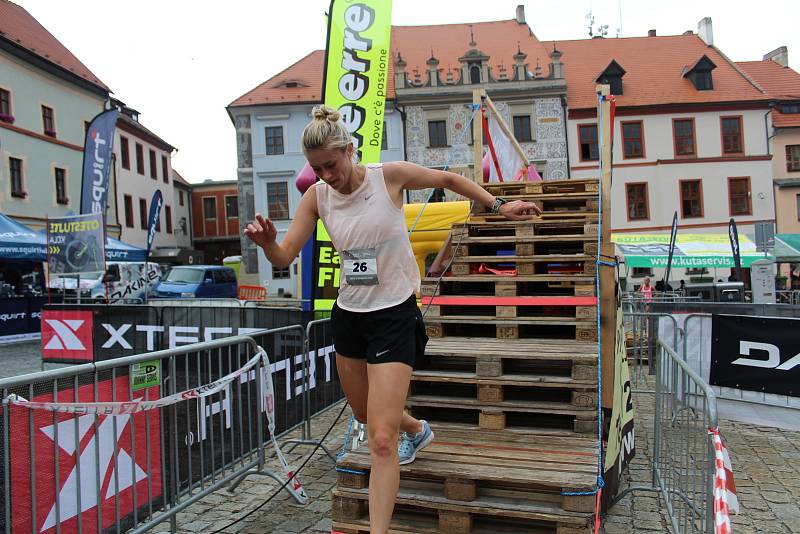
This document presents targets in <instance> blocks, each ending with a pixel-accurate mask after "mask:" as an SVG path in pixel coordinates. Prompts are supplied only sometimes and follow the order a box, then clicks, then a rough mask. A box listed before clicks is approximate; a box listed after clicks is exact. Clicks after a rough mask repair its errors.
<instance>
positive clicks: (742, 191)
mask: <svg viewBox="0 0 800 534" xmlns="http://www.w3.org/2000/svg"><path fill="white" fill-rule="evenodd" d="M750 198H751V197H750V178H749V177H744V178H728V205H729V207H730V212H731V216H734V215H752V212H753V207H752V203H751V200H750Z"/></svg>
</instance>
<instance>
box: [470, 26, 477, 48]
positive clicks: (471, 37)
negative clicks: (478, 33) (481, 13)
mask: <svg viewBox="0 0 800 534" xmlns="http://www.w3.org/2000/svg"><path fill="white" fill-rule="evenodd" d="M469 45H470V46H477V43H476V42H475V35H474V34H473V33H472V24H470V25H469Z"/></svg>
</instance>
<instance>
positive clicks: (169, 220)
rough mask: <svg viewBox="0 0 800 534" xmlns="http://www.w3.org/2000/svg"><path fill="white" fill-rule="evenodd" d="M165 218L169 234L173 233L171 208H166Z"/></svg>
mask: <svg viewBox="0 0 800 534" xmlns="http://www.w3.org/2000/svg"><path fill="white" fill-rule="evenodd" d="M164 218H165V219H166V223H167V233H168V234H171V233H172V208H171V207H169V206H164Z"/></svg>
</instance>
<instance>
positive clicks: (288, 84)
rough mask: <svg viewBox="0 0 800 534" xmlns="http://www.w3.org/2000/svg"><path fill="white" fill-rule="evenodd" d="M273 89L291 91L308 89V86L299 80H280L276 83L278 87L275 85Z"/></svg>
mask: <svg viewBox="0 0 800 534" xmlns="http://www.w3.org/2000/svg"><path fill="white" fill-rule="evenodd" d="M275 87H276V88H287V89H292V88H297V87H308V84H307V83H305V82H303V81H301V80H282V81H280V82H278V85H276V86H275Z"/></svg>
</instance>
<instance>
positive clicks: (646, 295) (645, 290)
mask: <svg viewBox="0 0 800 534" xmlns="http://www.w3.org/2000/svg"><path fill="white" fill-rule="evenodd" d="M639 292H640V293H641V294H642V298H643V299H644V301H645V302H652V301H653V286H651V285H650V277H649V276H645V277H644V283H643V284H642V287H640V288H639Z"/></svg>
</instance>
